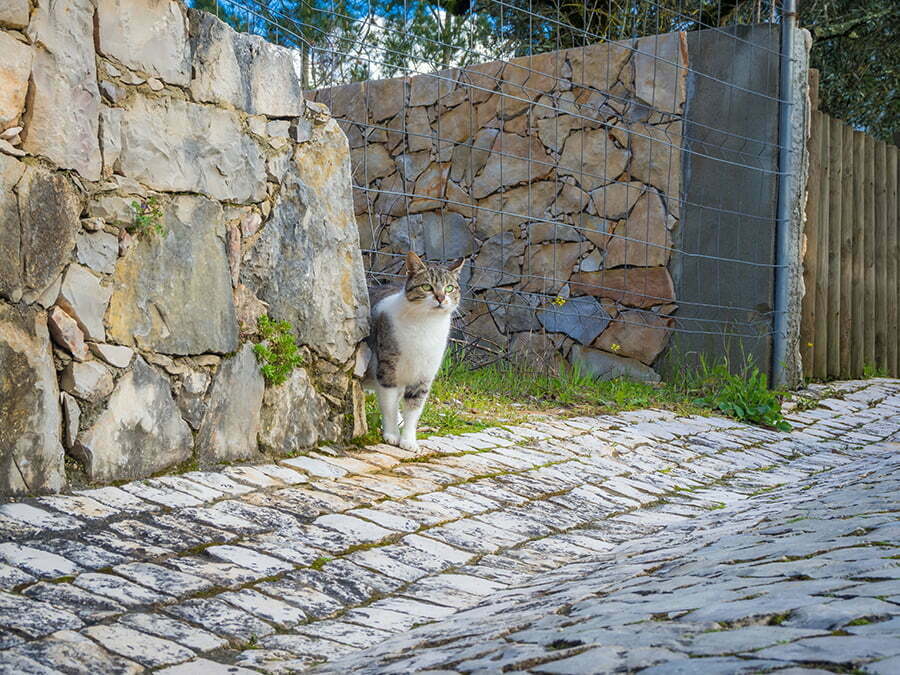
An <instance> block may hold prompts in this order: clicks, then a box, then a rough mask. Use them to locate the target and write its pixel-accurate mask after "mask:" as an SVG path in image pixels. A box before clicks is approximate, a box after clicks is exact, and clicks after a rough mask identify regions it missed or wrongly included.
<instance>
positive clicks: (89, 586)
mask: <svg viewBox="0 0 900 675" xmlns="http://www.w3.org/2000/svg"><path fill="white" fill-rule="evenodd" d="M72 583H74V584H75V585H76V586H78V587H79V588H83V589H84V590H86V591H88V592H90V593H96V594H97V595H102V596H104V597H107V598H110V599H111V600H115V601H116V602H118V603H119V604H121V605H124V606H125V607H140V606H142V605H153V604H157V603H162V602H172V601H173V600H174V599H175V598H173V597H172V596H171V595H169V594H167V593H163V592H161V591H159V590H150V589H149V588H144V587H143V586H138V585H137V584H135V583H132V582H130V581H126V580H125V579H122V578H121V577H117V576H113V575H111V574H99V573H96V572H88V573H86V574H80V575H78V576H77V577H76V578H75V581H73V582H72Z"/></svg>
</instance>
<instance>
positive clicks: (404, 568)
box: [348, 549, 428, 581]
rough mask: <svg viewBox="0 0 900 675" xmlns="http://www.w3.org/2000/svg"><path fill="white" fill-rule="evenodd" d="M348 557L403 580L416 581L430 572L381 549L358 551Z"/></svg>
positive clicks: (359, 563) (358, 563) (357, 562)
mask: <svg viewBox="0 0 900 675" xmlns="http://www.w3.org/2000/svg"><path fill="white" fill-rule="evenodd" d="M348 559H349V560H351V561H352V562H354V563H356V564H357V565H362V566H363V567H368V568H369V569H372V570H375V571H376V572H380V573H381V574H384V575H387V576H389V577H393V578H394V579H399V580H401V581H415V580H416V579H421V578H422V577H424V576H426V575H427V574H428V572H426V571H425V570H423V569H420V568H418V567H413V566H411V565H407V564H405V563H402V562H400V561H399V560H397V559H396V558H392V557H390V556H389V555H387V554H386V553H385V552H384V551H383V550H381V549H369V550H365V551H357V552H356V553H353V554H352V555H350V556H349V558H348Z"/></svg>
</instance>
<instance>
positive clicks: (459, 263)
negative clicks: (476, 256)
mask: <svg viewBox="0 0 900 675" xmlns="http://www.w3.org/2000/svg"><path fill="white" fill-rule="evenodd" d="M465 264H466V259H465V258H460V259H459V260H456V261H454V262H452V263H450V265H449V266H448V267H447V271H448V272H452V273H453V274H459V271H460V270H461V269H462V268H463V265H465Z"/></svg>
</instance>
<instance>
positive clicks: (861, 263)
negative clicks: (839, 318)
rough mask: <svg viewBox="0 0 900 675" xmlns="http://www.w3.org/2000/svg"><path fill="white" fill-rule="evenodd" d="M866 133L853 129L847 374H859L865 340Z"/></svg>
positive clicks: (863, 359)
mask: <svg viewBox="0 0 900 675" xmlns="http://www.w3.org/2000/svg"><path fill="white" fill-rule="evenodd" d="M865 145H866V135H865V134H864V133H863V132H861V131H854V132H853V205H852V209H851V212H852V216H851V217H852V218H853V227H852V232H853V237H852V253H851V255H852V260H853V263H852V264H853V271H852V273H851V275H850V284H851V290H850V298H851V299H850V307H851V310H850V311H851V312H852V319H851V321H852V323H851V330H850V345H849V347H850V373H849V374H850V377H860V376H861V375H862V372H863V365H864V363H865V340H866V313H865V309H866V265H865V250H866V249H865V246H866V190H865V187H866V163H865Z"/></svg>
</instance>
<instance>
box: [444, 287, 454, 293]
mask: <svg viewBox="0 0 900 675" xmlns="http://www.w3.org/2000/svg"><path fill="white" fill-rule="evenodd" d="M444 290H445V291H446V292H447V293H452V292H453V286H447V288H445V289H444Z"/></svg>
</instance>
